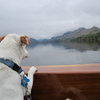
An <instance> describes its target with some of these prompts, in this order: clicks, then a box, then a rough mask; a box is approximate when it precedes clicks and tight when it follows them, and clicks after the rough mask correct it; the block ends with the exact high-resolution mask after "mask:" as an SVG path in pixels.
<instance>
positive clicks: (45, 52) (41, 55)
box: [22, 43, 100, 66]
mask: <svg viewBox="0 0 100 100" xmlns="http://www.w3.org/2000/svg"><path fill="white" fill-rule="evenodd" d="M27 49H28V52H29V57H28V58H27V59H25V60H24V61H23V62H22V65H24V66H32V65H68V64H90V63H91V64H92V63H100V46H99V45H98V44H83V43H45V44H35V45H33V46H31V47H28V48H27Z"/></svg>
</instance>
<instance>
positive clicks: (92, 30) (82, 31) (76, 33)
mask: <svg viewBox="0 0 100 100" xmlns="http://www.w3.org/2000/svg"><path fill="white" fill-rule="evenodd" d="M97 32H100V28H98V27H95V26H94V27H92V28H88V29H87V28H83V27H81V28H79V29H77V30H74V31H70V32H66V33H64V34H63V35H61V36H56V37H52V38H51V40H65V39H70V38H77V37H80V36H82V35H87V34H95V33H97Z"/></svg>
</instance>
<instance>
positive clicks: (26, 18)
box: [0, 0, 100, 38]
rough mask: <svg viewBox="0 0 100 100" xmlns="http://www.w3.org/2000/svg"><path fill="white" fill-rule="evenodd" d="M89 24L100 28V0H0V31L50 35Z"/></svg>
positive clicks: (37, 36) (2, 32) (34, 36)
mask: <svg viewBox="0 0 100 100" xmlns="http://www.w3.org/2000/svg"><path fill="white" fill-rule="evenodd" d="M92 26H98V27H100V0H0V34H8V33H18V34H28V35H30V36H32V37H33V38H50V37H52V36H54V35H60V34H62V33H63V32H67V31H70V30H75V29H77V28H79V27H86V28H88V27H92Z"/></svg>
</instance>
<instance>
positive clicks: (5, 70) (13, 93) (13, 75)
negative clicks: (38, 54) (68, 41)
mask: <svg viewBox="0 0 100 100" xmlns="http://www.w3.org/2000/svg"><path fill="white" fill-rule="evenodd" d="M0 41H1V42H0V100H24V96H25V94H26V90H27V89H26V88H25V87H24V86H22V85H21V80H22V78H23V76H24V72H23V71H22V69H21V67H19V65H20V62H21V61H22V60H23V59H24V58H26V57H27V56H28V53H27V51H26V48H25V47H26V45H28V44H29V40H28V37H27V36H19V35H17V34H8V35H6V36H5V37H0ZM7 61H8V62H7ZM13 63H14V65H16V66H17V67H18V68H17V67H16V66H15V67H16V68H13V67H12V65H13ZM9 64H11V67H12V68H10V67H9V66H10V65H9ZM13 69H14V70H13ZM16 70H17V72H16ZM36 70H37V69H36V68H35V67H31V68H30V70H29V72H28V78H29V80H30V81H29V82H28V85H27V88H28V93H31V88H32V84H33V74H34V73H35V71H36ZM18 71H19V73H18ZM26 79H27V77H26Z"/></svg>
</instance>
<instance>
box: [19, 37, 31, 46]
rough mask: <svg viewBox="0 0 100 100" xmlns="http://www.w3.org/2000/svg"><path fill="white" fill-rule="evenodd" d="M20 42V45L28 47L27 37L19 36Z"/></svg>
mask: <svg viewBox="0 0 100 100" xmlns="http://www.w3.org/2000/svg"><path fill="white" fill-rule="evenodd" d="M20 41H21V44H22V45H23V44H24V45H29V38H28V37H27V36H21V37H20Z"/></svg>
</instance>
